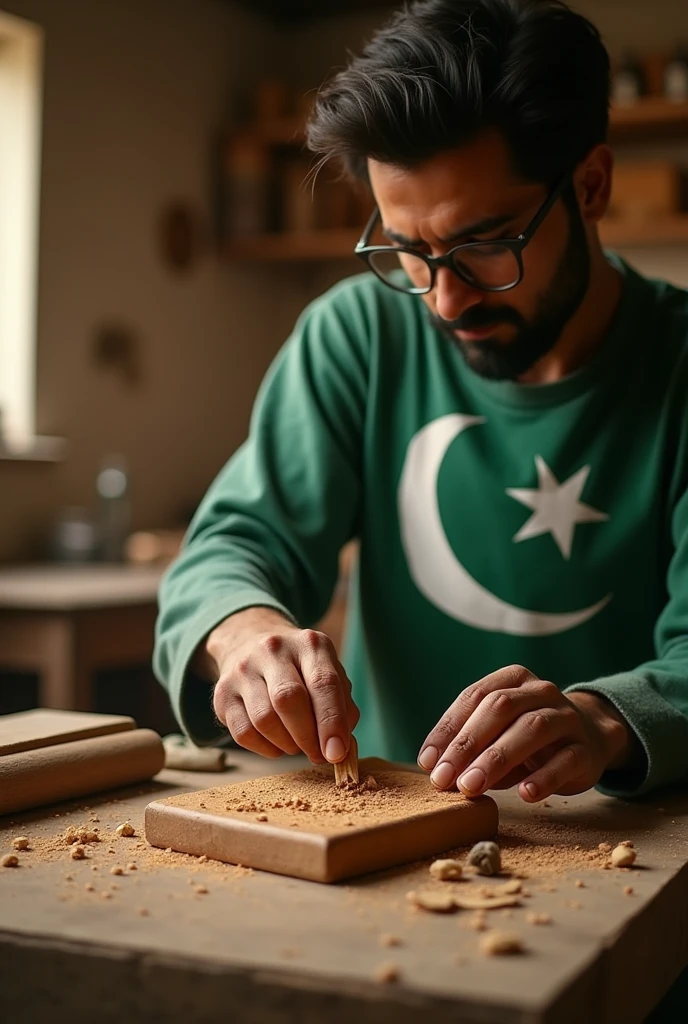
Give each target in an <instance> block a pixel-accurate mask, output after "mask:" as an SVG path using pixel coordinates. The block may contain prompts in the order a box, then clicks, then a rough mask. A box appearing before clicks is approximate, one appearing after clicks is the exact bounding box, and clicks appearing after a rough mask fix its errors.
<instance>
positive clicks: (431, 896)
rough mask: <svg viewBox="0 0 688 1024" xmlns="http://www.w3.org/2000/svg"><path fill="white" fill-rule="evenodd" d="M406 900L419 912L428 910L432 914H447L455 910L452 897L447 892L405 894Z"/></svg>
mask: <svg viewBox="0 0 688 1024" xmlns="http://www.w3.org/2000/svg"><path fill="white" fill-rule="evenodd" d="M406 899H407V900H408V901H409V902H410V903H412V904H413V905H414V907H420V909H421V910H429V911H430V912H431V913H433V914H449V913H451V912H452V911H453V910H456V903H455V902H454V896H452V894H451V893H449V892H447V893H444V892H430V891H428V892H407V893H406Z"/></svg>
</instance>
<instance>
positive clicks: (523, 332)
mask: <svg viewBox="0 0 688 1024" xmlns="http://www.w3.org/2000/svg"><path fill="white" fill-rule="evenodd" d="M572 206H573V204H571V206H569V207H568V208H569V213H570V218H569V219H570V225H571V227H570V234H569V241H568V245H567V247H566V252H565V253H564V255H563V256H562V259H561V261H560V263H559V266H558V268H557V270H556V272H555V274H554V278H553V280H552V283H551V284H550V286H549V288H548V289H547V291H546V293H544V294H543V295H541V296H540V299H539V302H538V307H537V310H536V312H535V315H534V316H533V318H532V320H530V321H528V320H525V319H524V318H523V316H522V315H521V314H520V313H519V312H518V310H516V309H513V308H512V307H511V306H489V307H487V306H486V307H481V306H475V307H473V308H472V309H468V310H466V312H465V313H464V314H463V315H462V316H460V317H459V318H458V320H454V321H451V322H449V321H447V320H442V318H441V317H438V316H435V315H434V314H430V320H431V322H432V324H433V326H435V327H436V328H437V329H438V330H439V331H441V332H442V333H443V334H445V335H446V337H448V338H449V340H450V341H452V342H453V343H454V345H456V346H457V347H458V349H459V351H460V352H461V355H462V356H463V358H464V359H465V361H466V363H467V364H468V366H469V367H470V368H471V369H472V370H474V371H475V372H476V373H478V374H480V376H481V377H487V378H489V379H491V380H518V378H519V377H521V376H523V374H524V373H527V371H528V370H529V369H530V368H531V367H532V366H534V365H535V363H537V362H538V361H539V360H540V359H542V357H543V356H545V355H547V353H548V352H550V351H551V350H552V349H553V348H554V346H555V345H556V343H557V341H558V340H559V338H560V337H561V334H562V331H563V330H564V327H565V326H566V324H567V323H568V322H569V320H570V319H571V318H572V316H573V315H574V313H575V312H576V311H577V310H578V308H579V306H580V305H581V303H582V301H583V299H584V298H585V295H586V293H587V291H588V286H589V284H590V250H589V249H588V240H587V237H586V234H585V227H584V225H583V219H582V217H581V214H580V210H579V209H578V206H577V205H576V206H575V209H573V208H572ZM502 324H513V325H514V326H515V327H516V331H517V333H516V337H515V338H514V339H513V341H511V342H506V343H503V342H499V341H498V340H497V339H495V338H485V339H483V340H482V341H479V342H478V341H474V342H466V341H461V339H460V338H458V337H457V336H456V334H455V333H454V331H456V330H464V331H469V330H476V329H478V328H481V327H489V326H491V325H494V326H495V327H496V326H498V325H502Z"/></svg>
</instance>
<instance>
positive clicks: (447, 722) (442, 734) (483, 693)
mask: <svg viewBox="0 0 688 1024" xmlns="http://www.w3.org/2000/svg"><path fill="white" fill-rule="evenodd" d="M535 679H536V677H535V676H534V675H533V673H532V672H529V671H528V669H526V668H523V667H522V666H521V665H510V666H509V667H508V668H503V669H500V670H499V671H498V672H492V673H491V674H490V675H489V676H485V678H484V679H480V680H479V681H478V682H477V683H473V685H472V686H468V687H467V688H466V689H465V690H463V691H462V692H461V693H460V694H459V696H458V697H457V698H456V700H455V701H454V703H453V704H452V705H451V707H450V708H449V709H448V711H446V712H445V714H444V715H443V716H442V718H441V719H440V721H439V722H438V723H437V725H436V726H435V728H434V729H433V730H432V732H431V733H429V735H428V737H427V739H426V740H425V743H424V744H423V746H422V747H421V751H420V754H419V755H418V764H419V765H420V766H421V768H425V770H426V771H432V770H433V768H435V766H436V765H437V764H438V763H439V762H440V761H441V760H442V755H443V754H444V752H445V750H446V749H447V747H448V746H449V744H450V743H451V742H452V740H454V739H455V738H456V737H457V736H458V735H459V734H460V733H461V731H462V730H463V728H464V726H465V725H466V722H467V721H468V719H469V718H470V717H471V715H472V714H473V712H474V711H475V710H476V709H477V708H478V707H479V706H480V704H481V703H482V701H483V700H484V699H485V698H486V697H488V696H489V695H490V694H492V693H495V692H496V691H506V690H510V689H513V688H516V687H520V686H522V685H523V684H524V683H528V682H530V681H531V680H535Z"/></svg>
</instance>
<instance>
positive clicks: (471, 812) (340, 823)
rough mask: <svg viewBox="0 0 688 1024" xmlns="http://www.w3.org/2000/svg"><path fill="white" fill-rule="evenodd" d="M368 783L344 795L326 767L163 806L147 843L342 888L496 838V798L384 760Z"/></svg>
mask: <svg viewBox="0 0 688 1024" xmlns="http://www.w3.org/2000/svg"><path fill="white" fill-rule="evenodd" d="M360 775H361V780H363V781H362V782H361V784H360V786H358V787H355V788H352V789H350V790H346V789H345V790H338V789H337V788H336V787H335V785H334V773H333V771H332V768H331V767H325V768H312V769H307V770H306V771H302V772H289V773H286V774H284V775H272V776H268V777H266V778H263V779H252V780H250V781H249V782H238V783H234V784H232V785H228V786H217V787H215V788H213V789H205V790H201V791H200V792H194V793H183V794H181V795H178V796H172V797H166V798H163V799H162V800H154V801H153V802H152V803H150V804H148V806H147V807H146V815H145V829H146V838H147V840H148V842H149V843H151V844H152V845H153V846H158V847H161V848H163V849H167V848H171V849H173V850H176V851H178V852H180V853H190V854H194V855H196V856H202V855H205V856H206V857H209V858H211V859H213V860H220V861H226V862H227V863H230V864H243V865H244V866H247V867H253V868H259V869H261V870H263V871H273V872H275V873H277V874H281V875H291V876H293V877H295V878H307V879H311V880H312V881H315V882H337V881H340V880H342V879H345V878H353V877H354V876H356V875H362V874H366V873H367V872H369V871H378V870H381V869H383V868H389V867H393V866H395V865H398V864H405V863H408V862H409V861H413V860H418V859H421V858H423V857H429V856H432V855H433V854H437V853H442V852H444V851H446V850H449V849H452V848H454V847H458V846H468V845H471V844H473V843H475V842H477V841H478V840H481V839H490V838H492V837H493V836H494V835H495V834H496V832H497V826H498V812H497V805H496V804H495V802H494V800H492V799H491V798H490V797H486V796H484V797H480V798H479V799H477V800H467V799H466V798H465V797H463V796H462V795H461V794H460V793H458V792H457V791H453V792H439V791H437V790H436V789H434V787H433V786H432V784H431V782H430V781H429V779H428V777H427V776H426V775H420V774H418V773H416V772H413V771H403V770H400V769H399V767H398V766H395V765H392V764H390V763H389V762H387V761H381V760H379V759H377V758H368V759H364V760H362V761H361V762H360ZM371 777H373V780H371ZM366 780H367V781H366Z"/></svg>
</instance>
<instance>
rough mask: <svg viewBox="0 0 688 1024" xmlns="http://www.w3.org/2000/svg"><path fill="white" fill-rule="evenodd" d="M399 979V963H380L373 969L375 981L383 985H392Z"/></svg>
mask: <svg viewBox="0 0 688 1024" xmlns="http://www.w3.org/2000/svg"><path fill="white" fill-rule="evenodd" d="M398 980H399V967H398V965H397V964H392V963H389V964H380V966H379V967H376V968H375V970H374V971H373V981H377V982H379V983H380V984H381V985H390V984H391V983H392V982H394V981H398Z"/></svg>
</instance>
